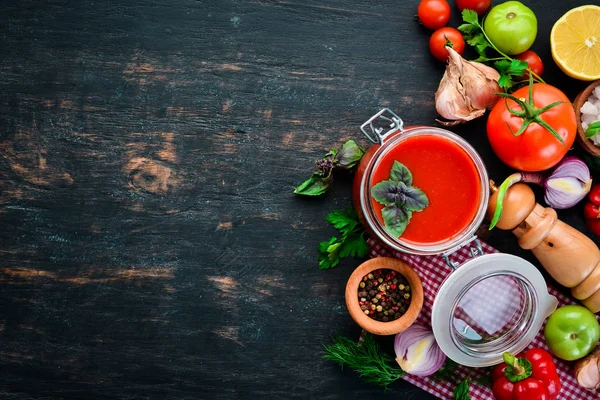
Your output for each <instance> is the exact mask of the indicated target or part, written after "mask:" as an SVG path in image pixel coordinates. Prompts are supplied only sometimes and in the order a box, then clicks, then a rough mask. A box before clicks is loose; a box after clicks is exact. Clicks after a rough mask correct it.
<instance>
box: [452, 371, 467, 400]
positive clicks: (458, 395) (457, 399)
mask: <svg viewBox="0 0 600 400" xmlns="http://www.w3.org/2000/svg"><path fill="white" fill-rule="evenodd" d="M470 385H471V378H470V377H468V376H467V379H465V380H464V381H462V382H461V383H459V384H458V385H457V386H456V387H455V388H454V400H471V396H469V386H470Z"/></svg>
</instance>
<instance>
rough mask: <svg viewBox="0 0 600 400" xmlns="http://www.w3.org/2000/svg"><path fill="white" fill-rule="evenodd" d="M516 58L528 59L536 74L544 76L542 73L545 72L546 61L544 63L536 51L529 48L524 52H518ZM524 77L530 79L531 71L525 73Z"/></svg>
mask: <svg viewBox="0 0 600 400" xmlns="http://www.w3.org/2000/svg"><path fill="white" fill-rule="evenodd" d="M515 58H516V59H517V60H521V61H526V62H527V64H529V68H531V70H532V71H533V73H534V74H537V76H542V73H543V72H544V63H542V59H541V58H540V56H538V55H537V54H536V53H535V52H534V51H532V50H527V51H526V52H524V53H521V54H517V55H516V56H515ZM523 79H529V72H526V73H525V75H523Z"/></svg>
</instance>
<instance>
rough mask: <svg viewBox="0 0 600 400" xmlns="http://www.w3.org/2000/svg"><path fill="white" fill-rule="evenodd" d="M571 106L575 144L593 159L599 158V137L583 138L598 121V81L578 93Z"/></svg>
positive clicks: (599, 114) (599, 108) (599, 94)
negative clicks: (573, 112)
mask: <svg viewBox="0 0 600 400" xmlns="http://www.w3.org/2000/svg"><path fill="white" fill-rule="evenodd" d="M573 106H574V107H575V115H576V116H577V142H579V144H580V145H581V146H582V147H583V148H584V149H585V151H587V152H588V153H590V154H591V155H593V156H594V157H600V135H599V136H596V137H595V138H594V139H588V138H586V137H585V131H586V129H587V127H588V126H589V125H590V124H591V123H592V122H594V121H598V120H600V79H599V80H597V81H594V82H592V83H591V84H590V85H589V86H588V87H586V88H585V89H584V90H583V91H582V92H581V93H579V94H578V95H577V97H576V98H575V101H574V102H573ZM594 142H595V143H597V144H595V143H594Z"/></svg>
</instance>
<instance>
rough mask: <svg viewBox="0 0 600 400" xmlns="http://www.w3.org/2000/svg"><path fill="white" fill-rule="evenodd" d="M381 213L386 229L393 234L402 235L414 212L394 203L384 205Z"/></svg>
mask: <svg viewBox="0 0 600 400" xmlns="http://www.w3.org/2000/svg"><path fill="white" fill-rule="evenodd" d="M381 215H382V216H383V222H384V224H385V227H386V229H387V230H388V231H389V232H390V233H391V234H392V235H394V236H396V237H400V236H401V235H402V234H403V233H404V231H405V230H406V227H407V226H408V222H409V221H410V218H411V217H412V212H411V211H408V210H405V209H404V208H402V207H398V206H396V205H395V204H392V205H389V206H386V207H384V208H383V210H381Z"/></svg>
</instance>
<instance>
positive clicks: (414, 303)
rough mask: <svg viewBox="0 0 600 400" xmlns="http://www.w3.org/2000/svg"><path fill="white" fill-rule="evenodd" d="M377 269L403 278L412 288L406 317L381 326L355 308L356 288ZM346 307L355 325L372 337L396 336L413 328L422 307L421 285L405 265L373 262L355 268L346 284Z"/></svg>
mask: <svg viewBox="0 0 600 400" xmlns="http://www.w3.org/2000/svg"><path fill="white" fill-rule="evenodd" d="M377 269H391V270H394V271H396V272H398V273H400V274H401V275H402V276H404V277H405V278H406V280H407V281H408V284H409V285H410V288H411V297H412V299H411V301H410V305H409V306H408V309H407V310H406V313H404V315H402V316H401V317H400V318H398V319H396V320H394V321H389V322H380V321H376V320H374V319H373V318H371V317H369V316H368V315H366V314H365V313H364V312H363V310H361V309H360V304H358V285H359V284H360V282H361V281H362V278H363V277H364V276H365V275H367V274H369V273H370V272H373V271H375V270H377ZM346 307H348V311H349V312H350V316H351V317H352V319H354V321H355V322H356V323H357V324H358V325H359V326H360V327H361V328H363V329H364V330H366V331H367V332H371V333H372V334H374V335H395V334H396V333H398V332H402V331H403V330H405V329H406V328H408V327H409V326H411V325H412V324H413V322H414V321H415V319H416V318H417V316H418V315H419V313H420V312H421V308H422V307H423V285H422V284H421V279H420V278H419V276H418V275H417V273H416V272H415V271H414V270H413V269H412V268H411V267H410V266H409V265H408V264H407V263H405V262H403V261H400V260H397V259H395V258H391V257H377V258H372V259H370V260H368V261H366V262H364V263H362V264H361V265H359V266H358V268H356V269H355V270H354V272H353V273H352V275H350V278H349V279H348V283H347V284H346Z"/></svg>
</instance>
